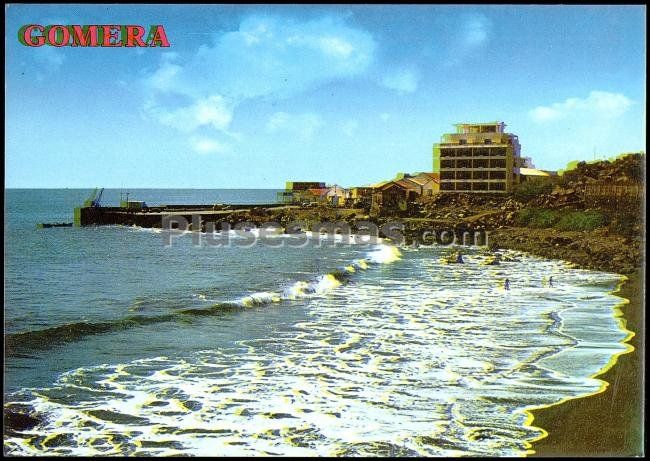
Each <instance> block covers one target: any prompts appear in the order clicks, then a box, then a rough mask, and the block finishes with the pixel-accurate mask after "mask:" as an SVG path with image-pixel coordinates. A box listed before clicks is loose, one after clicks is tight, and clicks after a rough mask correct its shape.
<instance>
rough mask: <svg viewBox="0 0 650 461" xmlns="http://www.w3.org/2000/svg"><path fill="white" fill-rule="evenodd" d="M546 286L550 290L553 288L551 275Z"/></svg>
mask: <svg viewBox="0 0 650 461" xmlns="http://www.w3.org/2000/svg"><path fill="white" fill-rule="evenodd" d="M548 286H549V287H551V288H552V287H553V276H552V275H551V276H550V277H549V278H548Z"/></svg>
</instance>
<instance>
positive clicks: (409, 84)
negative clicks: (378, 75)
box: [382, 69, 419, 93]
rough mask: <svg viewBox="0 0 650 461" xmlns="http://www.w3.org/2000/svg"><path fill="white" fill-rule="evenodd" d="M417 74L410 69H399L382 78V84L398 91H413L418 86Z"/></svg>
mask: <svg viewBox="0 0 650 461" xmlns="http://www.w3.org/2000/svg"><path fill="white" fill-rule="evenodd" d="M418 80H419V75H418V73H417V72H416V71H414V70H411V69H400V70H398V71H396V72H393V73H391V74H389V75H387V76H386V77H384V79H383V80H382V84H383V85H384V86H385V87H387V88H390V89H392V90H396V91H398V92H399V93H413V92H414V91H415V90H416V89H417V87H418Z"/></svg>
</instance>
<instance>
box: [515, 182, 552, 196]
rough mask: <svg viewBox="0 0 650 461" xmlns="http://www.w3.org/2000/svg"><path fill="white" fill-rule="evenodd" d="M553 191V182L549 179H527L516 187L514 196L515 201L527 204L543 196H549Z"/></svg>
mask: <svg viewBox="0 0 650 461" xmlns="http://www.w3.org/2000/svg"><path fill="white" fill-rule="evenodd" d="M552 190H553V182H552V181H551V179H550V178H536V179H529V180H527V181H524V182H522V183H521V184H519V185H517V187H516V188H515V190H514V196H515V198H516V199H517V200H520V201H522V202H528V201H530V200H532V199H534V198H536V197H539V196H540V195H543V194H550V193H551V191H552Z"/></svg>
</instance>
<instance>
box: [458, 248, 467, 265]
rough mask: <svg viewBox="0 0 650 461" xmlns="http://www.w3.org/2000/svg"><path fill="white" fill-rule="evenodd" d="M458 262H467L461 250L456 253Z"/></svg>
mask: <svg viewBox="0 0 650 461" xmlns="http://www.w3.org/2000/svg"><path fill="white" fill-rule="evenodd" d="M456 262H457V263H458V264H463V263H464V262H465V261H463V254H462V253H461V252H460V251H459V252H458V253H457V254H456Z"/></svg>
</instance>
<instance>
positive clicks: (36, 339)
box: [5, 244, 401, 357]
mask: <svg viewBox="0 0 650 461" xmlns="http://www.w3.org/2000/svg"><path fill="white" fill-rule="evenodd" d="M400 254H401V253H400V251H399V249H398V248H396V247H392V246H389V245H384V244H381V245H378V247H377V248H376V249H374V250H372V251H370V252H368V254H367V257H366V258H365V259H359V260H356V261H354V262H352V263H351V264H350V265H348V266H346V267H344V268H342V269H339V270H335V271H333V272H330V273H328V274H324V275H321V276H319V277H317V278H316V279H315V280H313V281H309V282H305V281H298V282H295V283H294V284H292V285H291V286H289V287H287V288H285V289H284V290H283V291H280V292H267V291H264V292H257V293H252V294H249V295H246V296H243V297H241V298H239V299H236V300H234V301H227V302H221V303H215V304H213V305H212V306H210V307H207V308H186V309H181V310H178V311H175V312H172V313H168V314H163V315H157V316H147V315H134V316H130V317H126V318H122V319H117V320H112V321H105V322H74V323H70V324H66V325H59V326H56V327H51V328H46V329H42V330H34V331H27V332H20V333H9V334H5V347H6V350H5V354H6V355H7V356H9V357H14V356H19V355H22V354H25V353H26V352H28V351H31V350H39V349H44V348H48V347H50V346H51V345H54V344H62V343H70V342H74V341H80V340H82V339H84V338H85V337H88V336H91V335H98V334H104V333H111V332H115V331H120V330H126V329H129V328H135V327H138V326H143V325H151V324H155V323H162V322H173V321H176V320H179V319H182V318H183V317H184V316H214V315H220V314H223V313H226V312H232V311H234V310H238V309H242V308H249V307H256V306H264V305H267V304H271V303H279V302H282V301H286V300H295V299H299V298H304V297H308V296H322V295H325V294H327V293H328V292H329V291H331V290H333V289H335V288H337V287H339V286H341V285H343V284H345V283H347V282H348V281H349V280H350V277H351V276H352V274H354V273H355V272H356V271H357V270H365V269H367V268H368V267H370V265H371V264H388V263H390V262H393V261H396V260H397V259H399V257H400Z"/></svg>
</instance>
